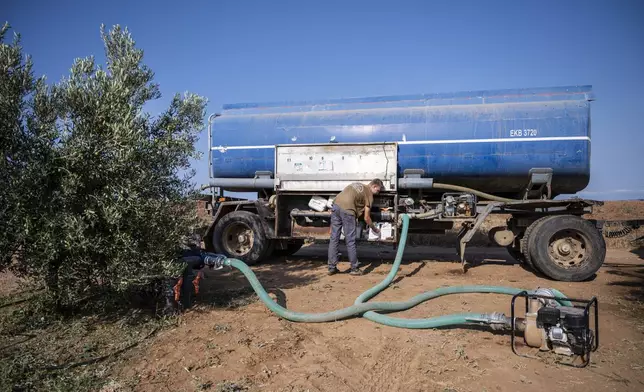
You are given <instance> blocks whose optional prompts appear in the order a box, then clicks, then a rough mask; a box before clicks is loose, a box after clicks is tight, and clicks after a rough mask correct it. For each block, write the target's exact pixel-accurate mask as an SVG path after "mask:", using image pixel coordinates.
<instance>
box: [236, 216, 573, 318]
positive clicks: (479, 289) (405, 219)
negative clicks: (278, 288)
mask: <svg viewBox="0 0 644 392" xmlns="http://www.w3.org/2000/svg"><path fill="white" fill-rule="evenodd" d="M408 231H409V216H407V215H402V232H401V236H400V242H399V246H398V251H397V253H396V258H395V259H394V263H393V266H392V268H391V271H389V274H388V275H387V276H386V277H385V279H384V280H383V281H382V282H380V283H378V284H377V285H376V286H374V287H372V288H370V289H368V290H367V291H365V292H364V293H362V294H360V296H358V298H357V299H356V300H355V303H354V304H353V305H352V306H349V307H346V308H343V309H338V310H334V311H331V312H326V313H304V312H295V311H292V310H288V309H286V308H285V307H283V306H281V305H279V304H278V303H276V302H275V301H273V299H272V298H271V297H270V296H269V295H268V293H267V292H266V290H265V289H264V287H262V285H261V283H260V282H259V280H258V279H257V276H256V275H255V274H254V273H253V271H252V270H251V269H250V267H248V265H246V264H245V263H244V262H243V261H241V260H237V259H225V260H224V265H228V266H231V267H234V268H236V269H237V270H239V271H240V272H241V273H242V274H243V275H244V276H245V277H246V279H248V282H249V283H250V285H251V287H252V288H253V290H254V291H255V293H257V295H258V296H259V298H260V300H261V301H262V302H263V303H264V304H265V305H266V306H267V307H268V308H269V309H270V310H271V311H272V312H273V313H275V314H276V315H278V316H279V317H281V318H284V319H287V320H290V321H295V322H308V323H320V322H329V321H337V320H342V319H346V318H350V317H355V316H359V315H362V317H365V318H366V319H368V320H371V321H374V322H376V323H379V324H384V325H387V326H391V327H399V328H438V327H445V326H455V325H465V324H472V323H484V322H485V320H486V319H487V317H489V315H486V314H483V313H458V314H452V315H445V316H439V317H432V318H426V319H404V318H396V317H390V316H386V315H383V314H380V313H378V312H398V311H403V310H407V309H410V308H413V307H414V306H417V305H419V304H421V303H423V302H425V301H428V300H430V299H433V298H437V297H440V296H443V295H449V294H463V293H493V294H507V295H515V294H517V293H519V292H522V291H528V292H532V291H530V290H522V289H516V288H511V287H502V286H476V285H473V286H460V287H459V286H455V287H442V288H438V289H436V290H433V291H428V292H425V293H423V294H419V295H417V296H415V297H412V298H410V299H408V300H407V301H397V302H367V301H368V300H369V299H371V298H373V297H375V296H376V295H377V294H378V293H380V292H381V291H382V290H384V289H385V288H387V286H389V284H391V282H392V281H393V279H394V278H395V277H396V274H397V273H398V270H399V269H400V264H401V262H402V257H403V254H404V251H405V245H406V243H407V233H408ZM551 290H552V291H553V293H554V294H555V296H556V297H557V298H565V296H564V295H563V294H562V293H561V292H559V291H557V290H554V289H551ZM560 302H561V304H562V305H566V306H571V304H570V303H569V302H568V301H560Z"/></svg>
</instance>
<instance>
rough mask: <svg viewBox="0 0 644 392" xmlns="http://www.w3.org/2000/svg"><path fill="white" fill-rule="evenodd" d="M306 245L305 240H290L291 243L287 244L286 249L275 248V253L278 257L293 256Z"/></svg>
mask: <svg viewBox="0 0 644 392" xmlns="http://www.w3.org/2000/svg"><path fill="white" fill-rule="evenodd" d="M303 246H304V240H293V241H289V243H288V244H287V245H286V249H275V251H274V252H273V254H274V255H275V256H277V257H280V256H286V257H288V256H293V255H294V254H295V253H297V251H299V250H300V249H302V247H303Z"/></svg>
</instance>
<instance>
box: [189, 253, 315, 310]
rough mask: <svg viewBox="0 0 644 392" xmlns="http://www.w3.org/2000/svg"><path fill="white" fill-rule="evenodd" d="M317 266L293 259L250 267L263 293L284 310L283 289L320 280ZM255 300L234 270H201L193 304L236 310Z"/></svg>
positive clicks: (239, 274) (250, 290) (243, 278)
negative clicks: (272, 298)
mask: <svg viewBox="0 0 644 392" xmlns="http://www.w3.org/2000/svg"><path fill="white" fill-rule="evenodd" d="M319 268H320V265H319V263H315V262H311V261H304V260H298V259H297V258H296V257H289V258H287V259H286V260H285V259H284V258H283V257H279V258H271V259H269V260H267V261H265V262H262V263H261V264H258V265H254V266H251V269H252V270H253V272H254V273H255V275H256V276H257V279H258V280H259V282H260V283H261V285H262V286H263V287H264V289H265V290H266V292H268V293H269V294H270V295H272V296H274V298H275V299H276V301H277V303H278V304H280V305H281V306H283V307H286V303H287V300H286V295H285V293H284V292H283V291H282V289H293V288H297V287H302V286H306V285H309V284H312V283H314V282H316V281H318V280H319ZM257 299H258V297H257V294H256V293H255V291H254V290H253V288H252V287H251V286H250V283H249V282H248V280H247V279H246V277H245V276H244V275H243V274H242V273H241V272H239V271H237V270H234V269H224V270H218V271H215V270H210V269H208V268H204V269H203V270H202V279H201V280H200V282H199V293H198V295H196V297H195V301H194V304H195V305H199V306H201V307H206V308H223V309H236V308H239V307H241V306H245V305H248V304H250V303H252V302H254V301H256V300H257Z"/></svg>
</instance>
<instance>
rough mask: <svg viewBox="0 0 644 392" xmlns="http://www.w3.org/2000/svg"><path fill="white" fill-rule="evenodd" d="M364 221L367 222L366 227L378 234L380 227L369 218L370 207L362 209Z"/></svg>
mask: <svg viewBox="0 0 644 392" xmlns="http://www.w3.org/2000/svg"><path fill="white" fill-rule="evenodd" d="M364 221H365V222H367V227H370V228H371V230H373V232H374V233H376V234H380V229H379V228H378V227H377V226H376V225H375V224H374V223H373V221H372V220H371V208H370V207H365V209H364Z"/></svg>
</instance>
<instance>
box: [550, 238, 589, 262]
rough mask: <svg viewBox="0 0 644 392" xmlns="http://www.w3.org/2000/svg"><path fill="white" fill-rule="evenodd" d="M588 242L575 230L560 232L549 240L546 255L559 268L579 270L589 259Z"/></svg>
mask: <svg viewBox="0 0 644 392" xmlns="http://www.w3.org/2000/svg"><path fill="white" fill-rule="evenodd" d="M589 244H590V240H589V239H588V237H586V236H585V235H584V234H583V233H581V232H579V231H577V230H562V231H559V232H557V233H556V234H555V235H554V236H552V237H551V238H550V241H549V244H548V255H549V256H550V259H551V260H552V261H553V262H554V263H555V264H556V265H557V266H559V267H562V268H566V269H572V268H580V267H582V266H583V265H584V264H586V263H587V262H588V259H589V258H590V246H589Z"/></svg>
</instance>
